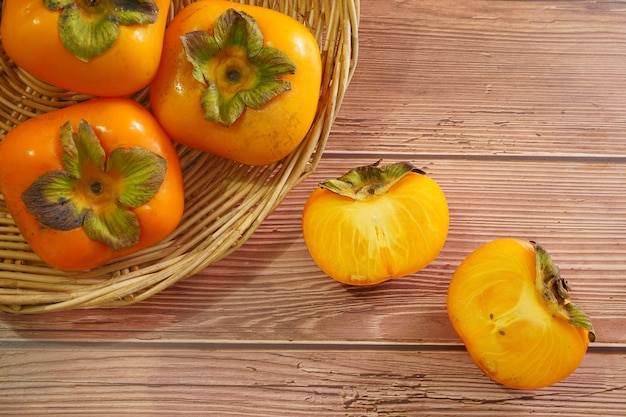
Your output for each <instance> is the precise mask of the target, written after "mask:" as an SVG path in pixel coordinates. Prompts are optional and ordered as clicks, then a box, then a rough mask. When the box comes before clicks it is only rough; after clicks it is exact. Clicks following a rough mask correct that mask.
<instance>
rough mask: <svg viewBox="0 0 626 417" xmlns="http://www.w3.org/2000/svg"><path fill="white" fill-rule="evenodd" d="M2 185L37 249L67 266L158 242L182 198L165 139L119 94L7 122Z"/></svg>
mask: <svg viewBox="0 0 626 417" xmlns="http://www.w3.org/2000/svg"><path fill="white" fill-rule="evenodd" d="M0 191H1V192H2V195H3V197H4V201H5V203H6V205H7V208H8V209H9V212H10V214H11V216H12V217H13V219H14V221H15V223H16V225H17V226H18V228H19V230H20V231H21V233H22V235H23V236H24V238H25V239H26V241H27V242H28V243H29V245H30V246H31V248H32V249H33V251H34V252H35V253H36V254H37V255H39V257H40V258H41V259H42V260H43V261H44V262H47V263H48V264H50V265H52V266H55V267H57V268H59V269H63V270H85V269H91V268H94V267H96V266H98V265H100V264H102V263H104V262H106V261H108V260H111V259H113V258H117V257H120V256H123V255H127V254H129V253H133V252H136V251H138V250H140V249H143V248H146V247H148V246H151V245H154V244H156V243H158V242H159V241H161V240H163V239H164V238H165V237H167V236H168V235H170V234H171V233H172V232H173V231H174V230H175V229H176V227H177V226H178V223H179V221H180V219H181V217H182V213H183V206H184V193H183V181H182V173H181V167H180V161H179V159H178V155H177V153H176V150H175V148H174V146H173V144H172V142H171V140H170V139H169V137H168V136H167V134H166V133H165V132H164V131H163V129H162V128H161V126H160V125H159V124H158V122H157V121H156V119H154V117H153V116H152V115H151V114H150V113H149V112H148V111H147V110H146V109H145V108H144V107H142V106H140V105H139V104H137V103H136V102H134V101H132V100H130V99H125V98H101V99H97V100H94V101H88V102H84V103H81V104H76V105H72V106H69V107H66V108H63V109H60V110H56V111H53V112H50V113H46V114H43V115H40V116H37V117H34V118H32V119H29V120H27V121H25V122H23V123H21V124H20V125H18V126H16V127H15V128H13V130H11V131H10V132H9V133H8V134H7V135H6V136H5V137H4V139H2V141H1V142H0Z"/></svg>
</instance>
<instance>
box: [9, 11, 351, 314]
mask: <svg viewBox="0 0 626 417" xmlns="http://www.w3.org/2000/svg"><path fill="white" fill-rule="evenodd" d="M194 1H195V0H172V2H171V9H170V16H169V18H170V19H171V18H173V16H174V13H175V12H176V11H178V10H180V9H181V8H182V7H184V6H185V5H187V4H189V3H192V2H194ZM238 2H239V3H246V4H252V5H257V6H263V7H270V8H273V9H276V10H279V11H281V12H283V13H285V14H288V15H291V16H292V17H294V18H296V19H298V20H300V21H301V22H302V23H304V24H305V25H306V26H307V27H308V28H309V29H310V30H311V32H312V33H313V34H314V35H315V37H316V39H317V40H318V42H319V44H320V49H321V51H322V61H323V80H322V86H323V87H322V90H321V95H320V102H319V105H318V111H317V114H316V116H315V120H314V122H313V125H312V127H311V129H310V131H309V133H308V135H307V137H306V138H305V140H304V141H303V142H302V144H301V145H300V146H299V147H298V148H297V149H296V150H295V151H294V152H293V153H292V154H290V155H289V156H288V157H286V158H285V159H284V160H282V161H280V162H277V163H275V164H272V165H268V166H262V167H251V166H245V165H242V164H238V163H236V162H233V161H229V160H225V159H222V158H219V157H215V156H213V155H210V154H207V153H204V152H201V151H197V150H194V149H190V148H186V147H184V146H181V145H176V146H177V150H178V152H179V156H180V160H181V166H182V168H183V176H184V183H185V193H186V201H185V203H186V207H185V214H184V216H183V220H182V221H181V224H180V226H179V228H178V229H177V230H176V231H175V232H174V233H173V234H172V235H171V236H170V237H169V238H167V239H165V240H164V241H162V242H161V243H159V244H157V245H155V246H153V247H151V248H147V249H145V250H142V251H140V252H137V253H135V254H133V255H129V256H127V257H124V258H118V259H116V260H113V261H111V262H109V263H107V264H105V265H103V266H101V267H98V268H95V269H93V270H90V271H84V272H63V271H59V270H56V269H54V268H52V267H50V266H47V265H45V264H43V263H42V262H41V261H40V260H39V259H38V257H37V256H36V255H35V254H34V253H33V252H32V251H31V250H30V248H29V247H28V245H27V244H26V243H25V241H24V240H23V238H22V237H21V235H20V234H19V230H17V227H16V226H15V224H14V223H13V221H12V219H11V217H10V215H9V214H8V210H7V208H6V206H5V205H4V199H3V197H2V195H1V194H0V310H3V311H6V312H10V313H18V314H33V313H43V312H51V311H59V310H68V309H77V308H90V307H107V308H112V307H121V306H127V305H131V304H134V303H137V302H139V301H142V300H145V299H147V298H149V297H151V296H153V295H155V294H157V293H159V292H161V291H163V290H165V289H166V288H168V287H169V286H171V285H173V284H174V283H176V282H178V281H180V280H182V279H185V278H188V277H190V276H192V275H194V274H196V273H198V272H200V271H201V270H203V269H205V268H206V267H207V266H209V265H211V264H212V263H214V262H216V261H217V260H219V259H222V258H223V257H225V256H228V255H229V254H231V253H232V252H233V251H235V250H236V249H238V248H239V247H241V245H243V243H245V241H246V240H247V239H248V238H249V237H250V236H251V235H252V234H253V233H254V231H255V230H256V229H257V228H258V226H259V225H260V224H261V223H262V222H263V221H264V220H265V218H266V217H267V216H268V215H269V214H271V212H272V211H273V210H274V209H275V208H276V207H277V206H278V205H279V204H280V202H282V200H283V199H284V198H285V197H286V195H287V194H288V193H289V192H290V191H291V189H293V188H294V187H295V186H296V185H297V184H299V183H300V182H301V181H302V180H303V179H304V178H306V177H307V176H308V175H310V174H311V173H312V172H313V171H314V170H315V168H316V166H317V164H318V163H319V160H320V158H321V156H322V153H323V150H324V147H325V144H326V141H327V139H328V137H329V134H330V129H331V127H332V123H333V122H334V120H335V117H336V115H337V113H338V111H339V108H340V107H341V103H342V101H343V97H344V94H345V92H346V89H347V87H348V85H349V83H350V81H351V78H352V75H353V74H354V71H355V68H356V63H357V59H358V26H359V18H360V5H359V0H308V1H302V0H297V1H289V0H273V1H272V0H258V1H257V0H239V1H238ZM0 4H1V5H2V6H4V2H1V1H0ZM0 41H1V40H0ZM0 70H1V71H2V72H1V73H0V138H2V137H3V136H4V134H6V133H7V132H8V131H10V129H11V128H12V127H14V126H16V125H17V124H19V123H21V122H22V121H24V120H27V119H28V118H31V117H34V116H36V115H37V114H40V113H45V112H49V111H53V110H55V109H58V108H61V107H64V106H67V105H70V104H74V103H77V102H81V101H85V100H90V99H92V98H93V97H89V96H84V95H79V94H76V93H73V92H69V91H65V90H62V89H59V88H57V87H53V86H50V85H48V84H46V83H44V82H41V81H39V80H37V79H36V78H34V77H32V76H30V75H29V74H27V73H26V72H25V71H23V70H21V69H20V68H17V67H16V66H15V65H14V64H13V63H12V62H11V61H10V59H9V58H8V57H7V56H6V54H5V53H4V50H3V48H2V47H1V44H0ZM147 93H148V91H147V89H145V90H143V91H140V92H138V93H137V94H135V95H133V96H132V98H133V99H134V100H136V101H138V102H139V103H141V104H143V105H146V107H148V106H147V104H146V103H147V101H146V99H147V97H148V94H147ZM207 181H211V186H210V187H207V186H206V184H207Z"/></svg>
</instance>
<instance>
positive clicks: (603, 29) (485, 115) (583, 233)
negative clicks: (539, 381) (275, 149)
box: [0, 0, 626, 417]
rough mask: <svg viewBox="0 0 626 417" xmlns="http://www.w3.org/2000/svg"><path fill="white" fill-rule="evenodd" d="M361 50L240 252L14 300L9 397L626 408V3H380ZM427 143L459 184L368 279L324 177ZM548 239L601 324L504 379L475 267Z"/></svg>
mask: <svg viewBox="0 0 626 417" xmlns="http://www.w3.org/2000/svg"><path fill="white" fill-rule="evenodd" d="M359 39H360V60H359V65H358V68H357V71H356V74H355V77H354V79H353V82H352V85H351V87H350V89H349V91H348V93H347V95H346V99H345V102H344V103H343V107H342V109H341V112H340V115H339V117H338V119H337V121H336V123H335V125H334V128H333V131H332V135H331V137H330V140H329V143H328V146H327V149H326V153H325V156H324V158H323V160H322V161H321V164H320V165H319V168H318V170H317V171H316V172H315V173H314V174H313V175H312V176H311V177H310V178H308V179H307V180H306V181H305V182H304V183H302V184H301V185H300V186H298V187H297V188H296V189H294V190H293V192H292V193H291V194H290V195H289V196H288V198H287V199H286V200H285V201H284V202H283V203H282V204H281V205H280V207H279V208H278V209H277V210H276V211H275V213H274V214H272V215H271V216H270V217H269V218H268V219H267V220H266V221H265V222H264V224H263V225H262V227H261V228H260V229H259V230H258V231H257V232H256V234H255V235H254V236H253V237H252V238H251V239H250V240H249V241H248V242H247V243H246V244H245V245H244V246H243V247H242V248H241V249H240V250H238V251H237V252H235V253H234V254H233V255H232V256H230V257H228V258H226V259H224V260H222V261H220V262H219V263H217V264H215V265H214V266H212V267H210V268H209V269H207V270H206V271H204V272H203V273H201V274H199V275H197V276H194V277H191V278H189V279H188V280H185V281H183V282H181V283H179V284H177V285H175V286H173V287H171V288H169V289H168V290H166V291H165V292H162V293H160V294H158V295H157V296H155V297H153V298H151V299H149V300H148V301H146V302H143V303H140V304H138V305H135V306H132V307H128V308H121V309H115V310H108V309H94V310H78V311H69V312H59V313H54V314H46V315H37V316H13V315H8V314H2V315H1V316H0V415H3V416H17V415H20V416H21V415H28V416H40V415H43V414H44V413H45V414H50V415H53V414H54V415H63V416H68V415H116V416H123V415H133V416H142V415H145V416H161V415H163V416H176V415H199V416H219V417H229V416H247V417H249V416H268V417H269V416H271V417H278V416H290V417H291V416H316V417H325V416H328V417H330V416H332V417H337V416H349V417H361V416H367V417H370V416H378V417H382V416H386V417H389V416H416V415H444V416H453V415H473V416H504V415H506V416H512V415H524V416H525V415H532V416H555V415H563V416H592V415H597V416H624V415H626V388H625V387H626V332H625V331H624V328H625V326H626V301H625V300H626V190H625V187H626V185H625V183H626V138H625V134H626V3H625V2H623V1H563V0H562V1H557V0H555V1H487V0H464V1H458V0H454V1H453V0H395V1H394V0H362V5H361V30H360V35H359ZM379 158H384V161H386V162H391V161H396V160H408V161H410V162H413V163H414V164H416V165H417V166H419V167H422V168H423V169H425V170H426V171H427V173H428V174H429V175H430V176H431V177H432V178H434V179H435V180H436V181H438V182H439V184H440V185H441V187H442V188H443V190H444V192H445V193H446V195H447V197H448V202H449V205H450V213H451V225H450V233H449V237H448V240H447V243H446V245H445V247H444V249H443V251H442V252H441V254H440V256H439V257H438V258H437V259H436V260H435V261H434V262H433V263H432V264H431V265H430V266H428V267H427V268H426V269H424V270H422V271H420V272H419V273H417V274H414V275H412V276H408V277H405V278H402V279H398V280H394V281H391V282H388V283H385V284H382V285H379V286H375V287H369V288H348V287H346V286H343V285H340V284H338V283H336V282H335V281H333V280H331V279H330V278H328V277H327V276H325V275H324V274H323V273H322V272H321V271H320V270H319V269H318V268H317V267H316V265H315V264H314V263H313V261H312V260H311V258H310V257H309V255H308V252H307V250H306V248H305V245H304V242H303V239H302V233H301V228H300V218H301V213H302V207H303V204H304V201H305V199H306V198H307V196H308V194H309V193H310V192H311V191H312V190H313V189H314V188H315V187H316V184H317V182H319V181H321V180H323V179H327V178H331V177H336V176H338V175H340V174H343V173H344V172H345V171H346V170H348V169H349V168H351V167H354V166H357V165H360V164H367V163H371V162H374V161H375V160H377V159H379ZM509 236H510V237H519V238H523V239H533V240H537V241H539V242H541V243H542V244H543V245H544V246H545V247H546V248H547V249H548V250H549V251H550V253H551V255H552V257H553V258H554V260H555V261H556V262H557V263H558V264H559V265H560V266H561V269H562V271H563V274H564V276H565V277H566V278H567V279H568V281H569V283H570V285H571V286H572V287H573V292H572V296H573V298H574V300H575V301H576V302H577V303H578V304H579V305H580V306H581V307H582V308H583V309H585V310H586V311H587V313H588V314H589V315H590V316H591V318H592V320H593V322H594V325H595V327H596V330H597V336H598V338H597V341H596V342H595V343H593V344H592V346H591V347H590V348H589V351H588V353H587V355H586V356H585V359H584V360H583V362H582V364H581V365H580V367H579V368H578V370H577V371H576V372H575V373H574V374H572V375H571V376H570V377H569V378H567V379H566V380H564V381H562V382H561V383H558V384H556V385H553V386H551V387H548V388H545V389H541V390H536V391H518V390H513V389H508V388H505V387H503V386H501V385H498V384H496V383H495V382H492V381H491V380H489V379H488V378H487V377H485V376H484V375H483V374H482V373H481V372H480V371H479V370H478V368H477V367H476V366H475V365H474V363H473V362H472V361H471V359H470V358H469V356H468V354H467V353H466V352H465V350H464V348H463V345H462V344H461V343H460V340H459V338H458V337H457V336H456V334H455V333H454V331H453V330H452V328H451V326H450V324H449V322H448V318H447V315H446V311H445V301H446V290H447V285H448V282H449V280H450V277H451V274H452V273H453V271H454V269H455V268H456V266H457V265H458V264H459V263H460V262H461V260H462V259H463V257H465V256H466V255H467V254H468V253H469V252H470V251H472V250H473V249H475V248H476V247H478V246H479V245H481V244H483V243H485V242H487V241H489V240H492V239H495V238H499V237H509Z"/></svg>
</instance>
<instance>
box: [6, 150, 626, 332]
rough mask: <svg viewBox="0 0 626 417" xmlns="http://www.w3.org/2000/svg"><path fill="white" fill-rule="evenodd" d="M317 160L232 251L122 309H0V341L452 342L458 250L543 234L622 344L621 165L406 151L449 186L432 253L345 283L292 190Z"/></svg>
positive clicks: (580, 299)
mask: <svg viewBox="0 0 626 417" xmlns="http://www.w3.org/2000/svg"><path fill="white" fill-rule="evenodd" d="M368 162H371V160H350V161H349V162H347V161H346V160H344V159H333V158H330V159H324V160H323V161H322V163H321V166H320V169H319V170H318V172H316V173H315V174H314V175H313V176H312V177H311V178H309V179H307V180H306V181H305V182H304V183H303V184H301V185H300V186H299V187H297V188H296V189H295V190H294V191H293V193H291V194H290V196H289V197H288V198H287V200H285V202H284V203H283V204H282V205H281V206H280V207H279V209H278V210H277V211H276V212H275V213H274V214H272V215H271V216H270V217H269V218H268V219H267V221H266V222H265V223H264V224H263V225H262V226H261V228H260V229H259V230H258V231H257V232H256V233H255V234H254V236H253V237H252V238H251V239H250V240H249V241H248V242H247V243H246V244H245V245H244V246H243V247H242V248H241V249H240V250H238V251H237V252H235V253H234V254H233V255H231V256H230V257H228V258H226V259H224V260H222V261H220V262H218V263H217V264H215V265H213V266H211V267H210V268H208V269H207V270H206V271H204V272H203V273H201V274H199V275H198V276H195V277H192V278H189V279H188V280H186V281H184V282H181V283H179V284H177V285H175V286H173V287H171V288H169V289H168V290H166V291H165V292H163V293H161V294H159V295H158V296H156V297H153V298H152V299H150V300H148V301H146V302H144V303H141V304H139V305H136V306H134V307H132V308H129V309H121V310H117V311H111V310H106V309H96V310H86V311H76V312H65V313H55V314H51V315H44V316H35V317H23V316H17V317H13V316H7V315H3V316H2V317H0V339H4V340H14V339H16V338H35V339H39V338H44V339H47V340H64V339H68V338H70V339H73V340H83V338H87V339H106V340H108V339H113V340H117V339H124V338H131V339H132V338H136V339H143V338H150V339H162V340H166V339H171V340H224V339H227V340H231V339H232V340H246V339H255V340H321V341H335V340H355V341H403V342H407V341H410V342H428V341H430V342H437V343H458V342H459V340H458V338H457V337H456V335H455V333H454V332H453V330H452V329H451V327H450V325H449V323H448V320H447V315H446V311H445V302H446V290H447V283H448V282H449V279H450V277H451V274H452V273H453V271H454V269H455V268H456V266H457V265H458V264H459V263H460V262H461V260H462V259H463V258H464V257H465V256H466V255H467V254H469V252H471V251H472V250H473V249H475V248H476V247H478V246H479V245H480V244H482V243H485V242H487V241H489V240H492V239H495V238H499V237H519V238H523V239H529V240H537V241H539V242H541V243H542V244H543V245H544V246H545V247H546V248H547V249H548V250H549V251H550V253H551V254H552V256H553V258H554V260H555V262H557V263H558V264H559V265H560V267H561V269H562V271H563V275H564V276H565V277H566V278H567V279H568V281H569V283H570V285H571V286H572V288H573V292H572V297H573V299H574V301H575V302H577V303H578V304H579V305H580V306H581V307H582V308H584V309H585V310H586V311H587V313H588V314H589V315H590V316H591V318H592V319H593V321H594V324H595V326H596V330H597V333H598V341H599V342H606V343H608V342H613V343H624V342H626V335H625V334H624V332H623V329H624V328H625V326H626V313H624V312H625V311H626V305H625V300H626V288H625V287H624V285H622V281H623V277H624V275H625V273H626V251H625V250H624V247H623V242H624V241H626V226H624V225H626V204H625V203H626V189H624V187H623V184H624V183H625V182H626V171H625V170H624V168H623V166H621V165H616V164H612V163H611V164H603V163H587V162H578V161H573V162H572V161H570V162H555V163H552V164H549V165H548V164H546V163H544V162H541V161H532V162H528V161H511V162H509V161H491V162H490V163H489V164H485V163H484V162H483V161H481V160H434V161H431V162H429V163H422V162H424V161H417V160H416V161H413V162H414V163H416V164H417V165H418V166H421V167H423V168H425V169H426V170H427V171H428V173H429V175H431V176H432V177H433V178H435V179H436V180H437V181H438V182H439V183H440V185H441V187H442V188H443V190H444V192H445V193H446V195H447V197H448V202H449V205H450V212H451V226H450V233H449V237H448V241H447V242H446V245H445V247H444V249H443V250H442V252H441V254H440V256H439V257H438V258H437V259H436V260H435V261H434V262H433V263H432V264H431V265H430V266H428V267H427V268H425V269H424V270H422V271H420V272H418V273H417V274H414V275H412V276H409V277H405V278H402V279H399V280H395V281H391V282H388V283H385V284H382V285H379V286H376V287H370V288H350V287H346V286H343V285H341V284H338V283H336V282H335V281H333V280H331V279H330V278H328V277H327V276H325V275H324V274H323V273H322V272H321V271H320V270H319V269H318V268H317V267H316V265H315V264H314V263H313V261H312V260H311V258H310V256H309V254H308V252H307V250H306V247H305V245H304V241H303V239H302V234H301V227H300V218H301V217H300V216H301V212H302V207H303V204H304V201H305V200H306V197H307V196H308V194H309V193H310V192H311V191H312V190H313V189H314V188H315V186H316V183H317V182H318V181H320V180H322V179H326V178H330V177H333V176H337V175H340V174H342V173H343V172H344V171H345V170H346V169H347V166H346V164H348V163H355V164H360V163H368Z"/></svg>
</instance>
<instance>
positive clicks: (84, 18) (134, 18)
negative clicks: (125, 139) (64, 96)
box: [0, 0, 170, 97]
mask: <svg viewBox="0 0 626 417" xmlns="http://www.w3.org/2000/svg"><path fill="white" fill-rule="evenodd" d="M169 7H170V0H154V1H152V0H123V1H122V0H91V1H85V0H4V4H3V10H2V22H1V23H0V33H1V35H2V45H3V47H4V49H5V51H6V53H7V55H9V57H10V58H11V59H12V60H13V61H14V62H15V63H16V64H17V65H18V66H20V67H21V68H22V69H24V70H25V71H26V72H28V73H30V74H31V75H34V76H35V77H37V78H39V79H41V80H43V81H45V82H47V83H50V84H53V85H56V86H58V87H61V88H64V89H67V90H71V91H75V92H78V93H82V94H91V95H96V96H109V97H112V96H123V95H128V94H131V93H134V92H136V91H138V90H140V89H142V88H144V87H146V86H147V85H148V84H149V83H150V81H152V78H154V75H155V74H156V71H157V69H158V67H159V62H160V59H161V49H162V46H163V35H164V32H165V25H166V23H167V19H168V10H169Z"/></svg>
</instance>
